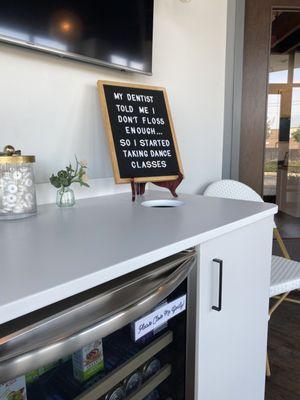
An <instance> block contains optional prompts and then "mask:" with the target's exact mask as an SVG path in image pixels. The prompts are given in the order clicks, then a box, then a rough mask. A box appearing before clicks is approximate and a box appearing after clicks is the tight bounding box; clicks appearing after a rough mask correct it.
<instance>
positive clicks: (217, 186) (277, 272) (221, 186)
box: [204, 179, 300, 377]
mask: <svg viewBox="0 0 300 400" xmlns="http://www.w3.org/2000/svg"><path fill="white" fill-rule="evenodd" d="M204 196H210V197H222V198H228V199H235V200H248V201H258V202H263V199H262V198H261V197H260V196H259V195H258V194H257V193H256V192H255V191H254V190H253V189H251V188H250V187H249V186H247V185H245V184H243V183H241V182H237V181H233V180H230V179H224V180H221V181H217V182H213V183H212V184H210V185H209V186H208V187H207V189H206V190H205V192H204ZM274 236H275V239H276V240H277V242H278V244H279V247H280V250H281V252H282V254H283V257H278V256H272V267H271V282H270V298H271V297H276V300H277V301H276V302H275V304H274V305H273V306H272V307H271V308H270V311H269V316H270V317H271V315H272V314H273V312H274V311H275V310H276V309H277V307H278V306H279V305H280V304H281V303H282V302H283V301H284V300H285V299H286V298H287V296H288V295H289V293H290V292H291V291H292V290H296V289H300V262H297V261H292V260H291V258H290V256H289V253H288V251H287V249H286V247H285V245H284V243H283V240H282V238H281V236H280V234H279V232H278V230H277V228H276V225H275V223H274ZM279 295H280V296H279ZM295 302H297V301H295ZM266 374H267V376H268V377H269V376H271V371H270V364H269V360H268V357H267V369H266Z"/></svg>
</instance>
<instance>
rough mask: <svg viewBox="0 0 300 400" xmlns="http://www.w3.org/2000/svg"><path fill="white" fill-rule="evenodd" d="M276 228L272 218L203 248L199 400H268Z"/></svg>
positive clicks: (229, 234) (200, 263)
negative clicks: (272, 248) (218, 306)
mask: <svg viewBox="0 0 300 400" xmlns="http://www.w3.org/2000/svg"><path fill="white" fill-rule="evenodd" d="M272 227H273V218H272V217H268V218H267V219H264V220H261V221H258V222H256V223H254V224H250V225H248V226H245V227H243V228H240V229H237V230H235V231H233V232H230V233H228V234H226V235H223V236H221V237H218V238H216V239H214V240H211V241H208V242H206V243H203V244H201V245H200V249H199V273H198V279H199V281H198V287H199V289H198V292H199V295H198V296H199V300H198V301H199V304H198V310H199V311H198V323H197V330H198V334H197V352H198V354H197V357H196V359H197V360H198V365H197V372H196V383H197V386H198V387H197V396H196V399H197V400H263V398H264V386H265V365H266V350H267V326H268V305H269V285H270V267H271V246H272V230H273V229H272ZM257 232H260V234H259V235H257ZM214 259H218V260H219V259H220V260H222V261H223V279H222V281H223V282H222V307H221V310H220V311H217V310H214V309H212V306H214V305H216V306H217V305H218V286H219V279H218V278H219V277H218V274H219V270H218V269H219V266H218V263H216V262H214V261H213V260H214Z"/></svg>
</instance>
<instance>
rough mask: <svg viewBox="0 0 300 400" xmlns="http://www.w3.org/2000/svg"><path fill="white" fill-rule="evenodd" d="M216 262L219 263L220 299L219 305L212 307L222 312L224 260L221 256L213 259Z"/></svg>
mask: <svg viewBox="0 0 300 400" xmlns="http://www.w3.org/2000/svg"><path fill="white" fill-rule="evenodd" d="M213 262H214V263H217V264H219V300H218V305H217V306H212V309H213V310H215V311H218V312H220V311H221V310H222V294H223V293H222V291H223V260H220V259H219V258H214V259H213Z"/></svg>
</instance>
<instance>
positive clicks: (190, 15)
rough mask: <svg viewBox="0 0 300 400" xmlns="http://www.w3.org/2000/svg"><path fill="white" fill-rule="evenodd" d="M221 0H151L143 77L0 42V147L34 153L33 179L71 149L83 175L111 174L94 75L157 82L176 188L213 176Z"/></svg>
mask: <svg viewBox="0 0 300 400" xmlns="http://www.w3.org/2000/svg"><path fill="white" fill-rule="evenodd" d="M226 7H227V1H226V0H192V1H191V3H186V4H184V3H182V2H180V1H179V0H156V3H155V20H154V21H155V22H154V53H153V75H152V76H151V77H148V76H142V75H138V74H131V73H122V72H119V71H114V70H112V69H106V68H103V67H98V66H92V65H88V64H84V63H79V62H75V61H70V60H66V59H60V58H57V57H55V56H51V55H47V54H43V53H39V52H33V51H30V50H26V49H21V48H17V47H14V46H8V45H4V44H1V45H0V139H1V140H0V147H1V146H2V145H3V146H4V145H5V144H12V145H14V146H15V147H17V148H21V149H22V150H23V153H24V154H25V153H27V154H35V155H36V156H37V161H38V162H37V166H36V171H37V174H36V175H37V181H38V182H46V181H47V180H48V177H49V176H50V175H51V173H52V172H56V171H57V170H58V169H59V168H61V167H64V166H65V164H66V163H68V162H69V160H72V159H73V158H74V154H76V155H77V156H78V158H79V159H85V160H88V165H89V176H90V177H92V178H108V177H112V176H113V174H112V168H111V165H110V158H109V153H108V147H107V143H106V137H105V133H104V130H103V126H102V119H101V113H100V106H99V100H98V95H97V90H96V82H97V80H98V79H110V80H116V81H128V82H140V83H147V84H155V85H159V86H165V87H166V88H167V90H168V94H169V98H170V103H171V110H172V115H173V119H174V124H175V130H176V133H177V137H178V142H179V147H180V150H181V156H182V160H183V166H184V170H185V176H186V179H185V181H184V182H183V184H182V185H181V191H185V192H199V191H201V189H202V188H203V187H204V186H205V185H206V184H207V183H208V182H209V181H212V180H214V179H218V178H220V177H221V168H222V143H223V108H224V80H225V47H226V46H225V44H226Z"/></svg>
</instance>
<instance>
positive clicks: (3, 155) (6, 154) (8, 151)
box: [0, 145, 35, 164]
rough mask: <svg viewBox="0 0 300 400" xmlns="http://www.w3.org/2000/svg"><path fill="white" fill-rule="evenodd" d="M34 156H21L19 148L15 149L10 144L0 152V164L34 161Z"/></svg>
mask: <svg viewBox="0 0 300 400" xmlns="http://www.w3.org/2000/svg"><path fill="white" fill-rule="evenodd" d="M34 162H35V156H23V155H21V150H15V148H14V147H13V146H11V145H7V146H5V147H4V150H3V152H0V164H25V163H34Z"/></svg>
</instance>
